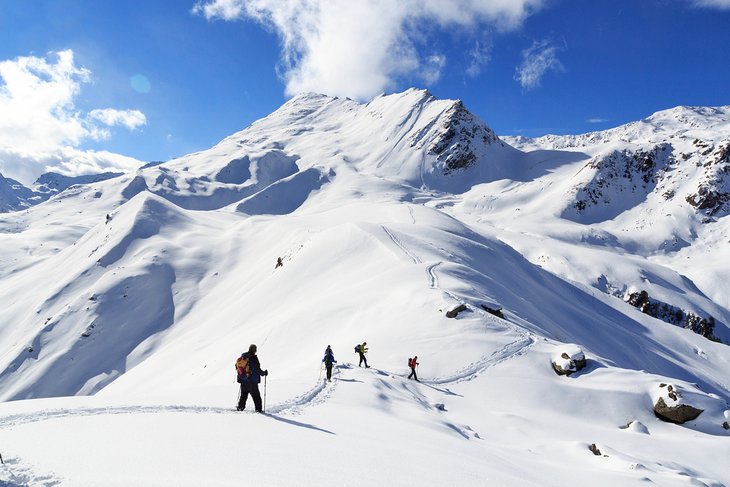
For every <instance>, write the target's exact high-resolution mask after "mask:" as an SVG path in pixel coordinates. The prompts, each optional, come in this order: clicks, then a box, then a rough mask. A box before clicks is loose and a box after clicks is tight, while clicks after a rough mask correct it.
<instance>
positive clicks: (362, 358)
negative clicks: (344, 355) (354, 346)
mask: <svg viewBox="0 0 730 487" xmlns="http://www.w3.org/2000/svg"><path fill="white" fill-rule="evenodd" d="M357 353H359V354H360V363H359V364H357V366H358V367H360V366H361V365H362V363H363V362H365V367H370V366H369V365H368V359H366V358H365V354H364V353H362V352H357Z"/></svg>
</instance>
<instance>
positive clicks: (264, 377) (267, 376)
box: [264, 374, 269, 412]
mask: <svg viewBox="0 0 730 487" xmlns="http://www.w3.org/2000/svg"><path fill="white" fill-rule="evenodd" d="M268 376H269V374H266V375H265V376H264V412H266V378H267V377H268Z"/></svg>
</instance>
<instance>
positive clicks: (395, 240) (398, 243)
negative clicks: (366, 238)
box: [380, 225, 421, 264]
mask: <svg viewBox="0 0 730 487" xmlns="http://www.w3.org/2000/svg"><path fill="white" fill-rule="evenodd" d="M380 226H381V228H382V229H383V231H384V232H385V233H386V234H387V235H388V237H390V239H391V240H392V241H393V243H394V244H395V245H396V246H398V248H399V249H401V250H402V251H403V253H404V254H406V255H407V256H408V257H409V258H410V259H411V260H412V261H413V263H414V264H420V263H421V259H419V258H418V256H417V255H416V254H414V253H413V252H411V251H410V250H408V248H407V247H406V246H405V245H403V242H401V241H400V240H399V239H398V237H396V236H395V234H394V233H393V232H391V231H390V230H388V228H386V226H385V225H380Z"/></svg>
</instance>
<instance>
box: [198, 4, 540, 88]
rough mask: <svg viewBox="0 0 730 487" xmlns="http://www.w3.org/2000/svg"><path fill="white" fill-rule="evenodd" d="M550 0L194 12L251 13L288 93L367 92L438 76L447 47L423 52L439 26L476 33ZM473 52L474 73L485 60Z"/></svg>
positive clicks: (216, 7) (231, 7) (507, 23)
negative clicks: (272, 48) (273, 47)
mask: <svg viewBox="0 0 730 487" xmlns="http://www.w3.org/2000/svg"><path fill="white" fill-rule="evenodd" d="M544 1H545V0H510V1H507V0H500V1H485V0H398V1H390V0H358V1H352V0H203V1H200V2H198V3H197V4H196V5H195V6H194V7H193V12H194V13H197V14H200V15H203V16H205V17H206V18H208V19H209V20H213V19H222V20H234V19H251V20H254V21H256V22H259V23H261V24H263V25H265V26H267V27H268V28H269V29H271V30H273V31H274V32H276V33H277V34H278V35H279V37H280V38H281V41H282V61H281V65H280V73H281V75H282V77H283V79H284V81H285V83H286V93H287V94H288V95H293V94H296V93H299V92H302V91H316V92H321V93H327V94H330V95H340V96H349V97H352V98H356V99H367V98H369V97H372V96H373V95H376V94H378V93H380V92H382V91H385V90H387V89H389V88H391V87H393V86H394V85H395V83H396V81H397V80H399V79H403V78H405V77H410V78H414V79H420V80H421V81H423V82H424V83H426V84H429V83H434V82H436V81H437V80H438V79H439V77H440V73H441V69H442V68H443V66H444V65H445V63H446V62H447V59H446V56H445V55H444V54H443V53H434V52H428V53H424V52H421V51H420V50H419V48H418V39H419V37H420V36H422V35H423V34H424V33H425V32H427V31H428V30H429V29H433V28H434V26H436V27H437V28H441V29H454V28H458V29H459V30H460V32H462V33H464V32H466V33H471V35H475V36H476V35H477V33H478V32H479V31H481V30H483V28H485V27H487V26H489V27H491V28H493V29H496V30H498V31H508V30H512V29H516V28H518V27H519V26H520V25H521V24H522V22H523V21H524V19H525V18H527V17H528V16H529V15H531V14H532V13H533V12H535V11H536V10H538V9H539V8H541V7H542V5H543V3H544ZM479 56H481V57H475V59H474V63H472V65H473V67H470V68H467V71H471V73H475V72H478V70H479V69H481V66H483V64H484V62H486V60H487V57H485V52H484V51H481V52H480V54H479Z"/></svg>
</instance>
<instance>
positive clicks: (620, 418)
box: [0, 90, 730, 486]
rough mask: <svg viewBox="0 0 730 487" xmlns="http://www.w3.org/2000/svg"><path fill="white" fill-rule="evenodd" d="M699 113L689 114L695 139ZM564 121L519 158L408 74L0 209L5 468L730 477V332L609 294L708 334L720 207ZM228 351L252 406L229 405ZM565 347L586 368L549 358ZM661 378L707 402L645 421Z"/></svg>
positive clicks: (719, 287) (718, 282)
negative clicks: (680, 417) (641, 295)
mask: <svg viewBox="0 0 730 487" xmlns="http://www.w3.org/2000/svg"><path fill="white" fill-rule="evenodd" d="M708 110H709V109H708ZM718 110H719V111H707V114H706V116H705V115H703V112H702V111H701V110H696V112H693V113H696V114H697V115H696V117H695V118H691V117H690V121H689V122H687V123H688V124H691V123H696V124H700V125H699V128H696V129H693V130H703V131H704V132H703V133H705V134H714V132H713V131H712V130H710V129H705V128H702V127H705V125H702V124H706V126H707V127H711V126H712V124H714V123H716V121H715V119H714V118H712V117H721V116H723V115H722V114H723V113H726V112H727V110H725V111H723V110H721V109H718ZM655 117H656V116H655ZM652 119H654V117H652V118H651V119H649V120H650V121H651V120H652ZM660 119H661V120H662V127H664V128H663V130H665V131H666V132H667V133H668V134H674V132H673V131H672V130H670V128H671V127H668V125H670V124H669V122H668V121H666V120H665V119H666V117H665V118H661V117H659V118H657V119H656V120H655V122H656V123H658V122H657V120H660ZM669 119H670V120H674V118H672V117H669ZM647 123H648V122H647ZM652 123H654V122H652ZM677 123H679V122H677ZM642 127H644V126H643V125H642ZM614 130H619V129H614ZM642 130H643V129H642ZM640 132H641V131H637V134H638V133H640ZM641 133H643V132H641ZM653 136H654V135H652V137H653ZM668 136H669V135H668ZM688 136H690V135H688ZM691 136H694V135H691ZM647 137H650V136H647ZM676 137H679V135H676V134H675V138H676ZM713 137H714V135H713ZM717 137H720V136H719V135H718V136H717ZM586 140H589V141H590V143H589V142H581V144H582V145H580V144H578V143H577V142H575V143H573V144H572V145H570V144H568V143H566V142H559V141H556V140H553V142H551V143H553V144H554V145H552V146H548V145H547V144H544V146H540V145H539V144H540V143H541V142H540V141H524V140H523V141H515V140H512V142H513V143H514V144H515V145H518V143H519V144H521V146H520V147H522V148H527V149H530V150H528V151H522V150H519V149H518V148H515V147H513V146H512V145H509V144H507V143H506V142H504V141H503V140H500V139H499V138H498V137H497V136H496V135H495V134H494V133H493V132H492V131H491V130H490V129H489V128H488V127H487V126H486V125H484V124H483V122H481V121H480V120H478V119H477V118H476V117H474V116H473V115H472V114H471V113H469V112H468V111H467V110H466V108H465V107H464V106H463V105H462V104H461V103H460V102H455V101H449V100H437V99H435V98H434V97H433V96H431V95H430V94H429V93H428V92H425V91H421V90H409V91H407V92H404V93H401V94H394V95H388V96H381V97H378V98H376V99H375V100H373V101H372V102H370V103H368V104H358V103H356V102H353V101H351V100H347V99H338V98H330V97H325V96H321V95H312V94H307V95H300V96H298V97H295V98H294V99H292V100H290V101H289V102H288V103H286V104H285V105H284V106H282V107H281V108H280V109H279V110H277V111H276V112H274V113H273V114H271V115H270V116H268V117H266V118H264V119H262V120H259V121H258V122H256V123H254V124H253V125H251V126H250V127H248V128H247V129H245V130H243V131H241V132H239V133H236V134H234V135H232V136H230V137H227V138H226V139H224V140H223V141H221V142H220V143H219V144H218V145H216V146H215V147H213V148H211V149H210V150H207V151H203V152H200V153H196V154H191V155H188V156H185V157H182V158H179V159H175V160H171V161H168V162H166V163H163V164H160V165H155V166H150V167H145V168H142V169H140V170H139V171H138V172H137V173H136V174H126V175H122V176H119V177H116V178H113V179H109V180H105V181H99V182H95V183H91V184H85V185H77V186H73V187H70V188H68V189H66V190H65V191H63V192H61V193H60V194H58V195H57V196H55V197H53V198H51V199H49V200H48V201H46V202H44V203H41V204H38V205H37V206H33V207H30V208H28V209H26V210H24V211H22V212H14V213H7V214H4V215H3V216H2V217H1V218H0V245H2V248H3V253H2V254H1V255H0V297H1V298H2V303H3V306H2V307H1V308H0V330H2V332H1V333H0V399H1V400H3V401H5V402H3V403H0V432H1V434H2V436H0V438H2V441H1V442H0V453H1V454H2V455H3V459H4V460H5V465H4V466H2V467H0V485H3V483H5V484H7V485H100V484H101V485H240V484H241V483H244V484H252V485H317V484H321V483H323V482H329V483H333V482H334V483H336V484H338V485H372V484H377V483H379V484H383V485H404V484H411V483H414V482H415V483H417V484H422V485H556V486H557V485H563V484H566V483H569V482H582V483H586V484H588V485H639V484H642V485H643V484H645V483H646V482H647V481H651V482H654V483H656V484H658V485H670V486H673V485H677V486H684V485H711V486H720V485H730V474H729V473H728V470H727V468H726V465H725V463H726V458H727V456H728V454H730V443H729V442H728V436H730V431H729V430H727V429H724V428H723V423H724V422H727V421H730V411H728V404H727V403H728V401H729V400H730V382H728V379H727V370H728V367H729V366H730V349H729V348H728V346H727V345H726V344H723V343H717V342H714V341H711V340H708V339H707V338H705V337H704V336H701V335H700V334H697V333H694V332H692V331H690V330H688V329H684V328H682V327H681V326H675V325H673V324H669V323H666V322H664V321H661V320H659V319H657V318H653V317H651V316H649V315H648V314H646V313H642V312H641V311H640V310H639V309H636V308H635V307H634V306H632V305H631V304H629V303H627V302H626V300H625V299H624V297H625V295H627V294H629V293H630V292H632V291H639V290H645V291H647V292H648V294H649V296H651V298H652V299H654V300H658V301H661V302H662V303H667V304H671V305H672V306H674V307H677V308H678V309H679V308H681V309H682V310H684V312H686V313H694V315H697V316H700V317H708V316H712V317H713V318H714V319H715V328H714V334H715V335H716V336H717V337H718V338H720V339H722V340H724V341H726V342H728V339H730V335H729V334H728V328H727V324H728V323H730V311H728V303H727V302H725V301H724V300H723V296H726V295H727V294H726V293H725V294H723V292H724V288H723V286H724V285H725V284H724V282H727V281H723V279H724V278H725V276H726V274H727V264H725V262H726V261H727V259H724V260H714V261H712V264H709V263H708V265H707V266H706V267H705V268H704V269H701V270H697V269H696V268H695V267H694V266H692V265H691V264H690V263H688V262H697V261H700V260H702V259H703V258H705V257H708V256H709V257H713V258H714V256H723V257H724V252H726V250H724V249H725V248H726V247H722V246H721V245H720V243H721V241H722V239H723V238H726V237H725V236H726V235H727V233H726V232H725V233H723V230H722V229H724V228H725V225H727V222H726V220H727V218H726V216H725V214H724V213H723V212H722V211H721V210H720V211H717V212H715V213H714V215H713V216H712V219H713V220H712V221H711V222H706V223H703V218H705V216H706V215H704V214H702V212H701V211H699V212H698V210H697V209H696V208H694V207H693V206H692V205H691V204H690V203H689V202H687V201H686V200H682V199H681V198H679V197H678V198H673V199H672V198H670V199H669V200H664V201H661V204H660V203H659V201H660V200H657V199H655V198H654V197H653V196H652V195H655V191H654V189H655V187H656V186H654V184H655V183H653V182H652V183H651V184H649V183H646V184H647V185H648V186H647V188H643V187H642V188H641V189H639V186H640V185H638V184H637V187H636V190H634V188H633V186H632V185H633V183H634V182H635V180H636V178H638V180H640V181H643V179H641V178H642V174H643V173H641V165H639V166H633V165H631V163H629V162H627V161H633V160H639V161H641V160H642V159H641V158H639V159H636V158H633V159H632V157H629V156H627V157H623V158H621V157H619V156H610V154H623V153H622V152H621V151H624V150H626V151H630V152H631V153H632V154H633V153H636V152H637V151H643V150H645V146H644V145H642V144H643V142H642V143H638V142H637V144H638V145H635V146H634V145H631V143H630V141H626V142H625V141H622V140H620V136H616V135H615V134H614V135H612V134H601V135H599V136H596V137H595V138H591V137H586ZM596 140H599V141H600V142H595V141H596ZM682 140H684V139H682ZM702 140H707V141H710V142H712V144H713V147H715V146H716V145H718V144H719V142H716V140H715V139H710V136H709V135H707V136H705V138H704V139H702ZM717 140H719V139H717ZM594 142H595V143H596V144H599V145H600V147H598V146H597V145H595V144H594ZM710 142H707V143H708V144H709V143H710ZM651 143H652V144H655V142H651ZM659 143H663V140H661V141H656V144H659ZM683 143H684V142H683ZM689 144H692V142H689ZM537 147H541V148H537ZM682 147H685V146H682ZM716 149H717V148H714V149H713V150H712V151H710V152H709V153H708V154H715V155H717V154H716V153H715V152H713V151H716ZM677 150H680V149H676V148H675V149H672V150H671V151H669V152H672V154H674V153H675V152H676V151H677ZM681 150H686V149H681ZM703 150H707V148H704V149H703ZM617 151H618V152H617ZM607 154H608V156H607ZM611 157H613V159H612V158H611ZM667 157H668V156H667ZM699 157H705V156H701V155H697V154H695V153H693V155H691V156H690V157H689V158H688V159H687V161H690V162H688V163H687V164H686V165H682V166H681V168H680V167H679V166H678V168H677V171H680V170H682V169H683V168H684V167H685V166H687V167H690V166H692V161H694V159H693V158H699ZM712 157H715V156H712ZM655 159H656V160H658V159H659V158H658V157H657V158H655ZM603 161H609V162H611V164H608V163H604V162H603ZM665 162H666V161H665ZM683 162H684V161H683ZM622 164H623V166H622ZM719 164H722V163H719ZM594 166H595V167H594ZM619 166H620V167H621V168H622V170H621V172H622V174H623V170H624V169H626V168H629V169H632V171H633V170H638V171H639V172H638V175H636V174H633V173H630V174H629V176H628V177H627V178H624V179H627V180H628V181H629V182H626V181H623V180H622V181H621V183H620V184H619V185H618V186H617V187H620V188H621V190H618V189H615V188H616V187H614V186H611V187H610V188H611V191H615V192H613V193H610V194H611V195H613V196H617V197H616V198H614V197H611V198H609V199H610V201H608V202H606V201H605V198H604V200H600V198H598V199H597V200H599V202H598V203H596V205H599V206H600V207H601V209H600V210H593V213H592V214H591V215H589V216H586V214H585V213H581V212H580V211H577V210H575V207H574V206H573V207H572V206H571V205H572V204H574V203H575V202H576V201H578V200H579V199H580V198H579V195H580V194H581V193H580V191H581V190H585V188H587V187H589V186H590V184H591V182H592V181H596V180H597V178H599V177H601V176H597V174H599V173H600V172H601V171H603V172H604V173H609V172H614V173H615V172H617V171H618V170H617V169H616V167H619ZM624 166H625V167H624ZM694 167H696V164H695V165H694ZM703 169H704V167H703ZM687 170H688V171H689V169H687ZM698 170H700V169H698ZM652 174H654V173H652ZM693 177H694V174H691V175H688V176H687V178H686V179H682V183H681V184H683V185H684V184H686V185H690V182H689V181H690V180H692V178H693ZM650 180H651V178H650ZM656 185H657V186H658V183H657V184H656ZM682 187H685V186H682ZM686 187H687V188H689V187H690V186H686ZM642 191H643V193H641V192H642ZM622 192H623V193H627V192H631V193H632V198H633V199H630V198H624V197H622V196H621V194H620V193H622ZM606 194H608V193H606ZM637 194H643V196H637ZM603 196H606V195H605V194H602V197H603ZM616 199H619V200H620V205H619V206H615V205H614V204H613V203H612V202H613V201H616ZM629 200H630V201H629ZM629 203H630V204H629ZM666 205H669V206H666ZM570 208H573V209H574V210H571V209H570ZM571 211H572V213H571ZM664 212H667V213H670V214H671V215H673V216H672V217H668V216H667V217H663V218H657V219H653V218H649V216H648V215H658V214H659V213H664ZM106 215H109V216H110V219H107V218H106ZM638 222H643V225H644V226H641V225H640V224H639V223H638ZM646 227H652V228H651V229H647V228H646ZM668 235H674V236H676V237H677V238H682V242H683V243H682V244H678V245H674V246H671V245H661V244H658V243H657V242H658V241H659V240H660V238H666V237H667V236H668ZM662 242H664V240H662ZM685 257H687V258H685ZM278 258H281V260H282V263H283V266H281V267H276V266H275V265H276V262H277V259H278ZM684 261H688V262H684ZM700 274H701V276H700ZM460 305H461V306H462V307H463V310H462V311H461V312H459V313H458V314H457V315H456V317H455V318H448V317H447V316H446V312H447V311H452V310H455V309H457V308H458V307H459V306H460ZM486 308H491V309H495V308H502V313H503V317H499V316H495V315H494V314H492V313H490V312H488V311H487V310H486ZM362 341H367V342H368V346H369V347H370V353H369V358H368V360H369V362H370V364H371V365H372V367H371V368H369V369H365V368H359V367H357V365H356V363H355V360H356V359H357V356H356V355H355V354H354V352H353V351H352V350H353V347H354V345H355V344H356V343H358V342H362ZM249 343H256V344H257V345H258V347H259V356H260V359H261V362H262V365H263V366H264V368H268V370H269V371H270V375H269V376H268V378H267V381H266V382H267V383H266V386H265V387H266V402H267V412H268V414H266V415H256V414H252V413H249V412H248V411H244V412H237V411H235V410H234V407H233V406H234V404H235V400H236V397H235V395H236V393H237V385H236V384H235V382H234V380H233V379H234V372H233V367H232V365H233V362H234V361H235V358H236V357H237V356H238V355H239V354H240V353H241V352H242V351H244V350H246V349H247V347H248V344H249ZM328 344H329V345H331V346H332V348H333V349H334V352H335V357H336V358H337V360H338V366H337V368H336V371H335V376H334V379H333V382H331V383H328V382H323V380H322V371H321V362H320V361H321V358H322V354H323V352H324V349H325V347H326V346H327V345H328ZM574 344H575V345H578V346H579V347H580V348H581V349H582V350H583V351H584V352H585V354H586V356H587V358H588V365H587V368H586V369H584V370H582V371H580V372H578V373H576V374H573V375H571V376H568V377H564V376H562V377H561V376H558V375H556V374H555V372H553V370H552V367H551V365H550V361H551V357H553V356H554V355H555V354H556V353H560V351H561V350H562V349H563V347H566V346H568V345H570V346H574ZM415 354H417V355H418V357H419V362H420V363H421V366H420V367H419V377H420V379H421V382H420V383H417V382H415V381H410V380H408V379H406V375H407V373H408V370H407V367H406V360H407V358H408V357H410V356H413V355H415ZM663 383H664V384H667V383H669V384H673V385H674V386H675V387H677V388H678V389H680V390H681V391H683V392H682V398H683V400H685V401H687V402H689V403H692V404H695V405H698V407H701V408H702V409H704V411H703V413H702V414H701V415H700V416H699V417H698V418H697V419H696V420H693V421H690V422H688V423H685V424H684V425H675V424H669V423H664V422H662V421H660V420H659V419H657V418H656V417H655V415H654V413H653V411H652V406H653V404H654V401H656V399H657V398H658V397H659V395H661V392H662V388H661V387H660V384H663ZM261 386H262V390H263V389H264V384H262V385H261ZM249 404H250V403H249ZM249 408H250V406H249ZM627 425H628V426H627ZM39 438H43V441H38V439H39ZM591 445H595V447H594V449H593V451H591V449H589V447H590V446H591ZM599 450H600V454H598V455H597V454H594V451H599Z"/></svg>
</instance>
